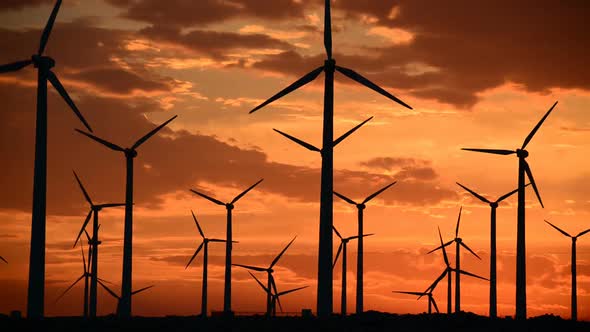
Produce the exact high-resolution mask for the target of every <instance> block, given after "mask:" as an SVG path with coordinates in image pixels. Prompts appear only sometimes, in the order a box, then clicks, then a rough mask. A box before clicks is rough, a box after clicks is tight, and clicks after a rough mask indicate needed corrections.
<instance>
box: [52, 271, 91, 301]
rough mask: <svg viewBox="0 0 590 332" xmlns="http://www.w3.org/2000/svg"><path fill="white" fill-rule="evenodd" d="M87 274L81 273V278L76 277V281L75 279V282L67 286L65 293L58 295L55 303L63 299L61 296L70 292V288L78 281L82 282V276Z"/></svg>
mask: <svg viewBox="0 0 590 332" xmlns="http://www.w3.org/2000/svg"><path fill="white" fill-rule="evenodd" d="M85 276H86V275H84V274H83V275H81V276H80V278H78V279H76V281H74V283H72V284H71V285H70V287H68V288H66V290H65V291H63V293H61V294H60V295H59V296H58V297H57V299H55V302H54V303H56V302H57V301H59V299H61V298H62V297H63V296H64V295H66V293H67V292H69V291H70V289H72V288H73V287H74V286H76V284H77V283H78V282H80V280H82V278H84V277H85Z"/></svg>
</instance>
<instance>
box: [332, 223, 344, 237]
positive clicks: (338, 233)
mask: <svg viewBox="0 0 590 332" xmlns="http://www.w3.org/2000/svg"><path fill="white" fill-rule="evenodd" d="M332 230H334V233H336V236H338V237H339V238H340V239H342V235H340V232H338V230H337V229H336V226H334V225H332Z"/></svg>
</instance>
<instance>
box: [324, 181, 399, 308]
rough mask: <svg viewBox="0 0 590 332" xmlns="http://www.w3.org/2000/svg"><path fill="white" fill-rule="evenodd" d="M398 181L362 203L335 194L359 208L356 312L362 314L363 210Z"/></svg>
mask: <svg viewBox="0 0 590 332" xmlns="http://www.w3.org/2000/svg"><path fill="white" fill-rule="evenodd" d="M396 183H397V181H394V182H393V183H390V184H388V185H387V186H385V187H383V188H381V189H379V190H377V191H376V192H374V193H372V194H371V195H369V196H367V198H365V199H364V200H363V201H362V202H361V203H357V202H355V201H353V200H352V199H350V198H348V197H346V196H344V195H342V194H339V193H337V192H334V195H336V196H338V197H339V198H340V199H342V200H343V201H345V202H347V203H348V204H352V205H354V206H356V208H357V210H358V213H357V214H358V236H359V238H358V250H357V257H356V259H357V260H356V313H357V314H360V313H362V312H363V302H364V301H363V298H364V296H363V280H364V279H363V256H364V249H363V237H364V236H361V234H363V214H364V213H363V212H364V211H365V207H366V206H365V204H367V203H368V202H369V201H370V200H372V199H373V198H375V197H377V196H378V195H379V194H381V193H382V192H384V191H385V190H387V189H388V188H389V187H391V186H393V185H394V184H396Z"/></svg>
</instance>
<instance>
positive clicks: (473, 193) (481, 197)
mask: <svg viewBox="0 0 590 332" xmlns="http://www.w3.org/2000/svg"><path fill="white" fill-rule="evenodd" d="M455 183H456V184H458V185H459V186H460V187H461V188H463V189H465V190H467V191H468V192H469V193H470V194H471V195H473V196H475V197H476V198H477V199H479V200H480V201H482V202H485V203H492V202H490V201H488V199H487V198H485V197H483V196H481V195H480V194H478V193H476V192H475V191H473V190H471V189H469V188H467V187H465V186H464V185H462V184H460V183H459V182H455Z"/></svg>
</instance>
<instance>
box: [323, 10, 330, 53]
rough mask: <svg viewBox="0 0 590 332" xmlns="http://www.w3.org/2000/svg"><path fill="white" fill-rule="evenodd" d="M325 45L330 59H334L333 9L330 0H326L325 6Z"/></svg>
mask: <svg viewBox="0 0 590 332" xmlns="http://www.w3.org/2000/svg"><path fill="white" fill-rule="evenodd" d="M324 47H325V48H326V55H327V56H328V59H332V11H331V9H330V0H326V2H325V6H324Z"/></svg>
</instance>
